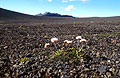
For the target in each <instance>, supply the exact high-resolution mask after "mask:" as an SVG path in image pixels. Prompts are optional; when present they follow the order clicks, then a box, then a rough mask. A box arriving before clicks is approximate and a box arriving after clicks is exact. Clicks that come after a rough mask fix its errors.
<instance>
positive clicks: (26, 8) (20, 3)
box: [0, 0, 120, 17]
mask: <svg viewBox="0 0 120 78" xmlns="http://www.w3.org/2000/svg"><path fill="white" fill-rule="evenodd" d="M0 7H1V8H5V9H8V10H13V11H17V12H21V13H26V14H31V15H35V14H39V13H44V12H46V11H47V12H52V13H60V14H63V15H64V14H67V15H73V16H76V17H95V16H97V17H107V16H120V0H0Z"/></svg>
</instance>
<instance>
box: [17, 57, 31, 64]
mask: <svg viewBox="0 0 120 78" xmlns="http://www.w3.org/2000/svg"><path fill="white" fill-rule="evenodd" d="M18 61H19V62H20V63H22V62H24V63H25V62H28V61H31V58H28V57H24V58H21V59H20V60H18Z"/></svg>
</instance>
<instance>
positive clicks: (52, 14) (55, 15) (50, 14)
mask: <svg viewBox="0 0 120 78" xmlns="http://www.w3.org/2000/svg"><path fill="white" fill-rule="evenodd" d="M36 16H49V17H73V16H71V15H61V14H58V13H50V12H45V13H44V14H41V13H40V14H37V15H36Z"/></svg>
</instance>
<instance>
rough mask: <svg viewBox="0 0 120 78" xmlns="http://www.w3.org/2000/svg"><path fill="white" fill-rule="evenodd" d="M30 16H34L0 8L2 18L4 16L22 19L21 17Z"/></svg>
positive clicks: (0, 17)
mask: <svg viewBox="0 0 120 78" xmlns="http://www.w3.org/2000/svg"><path fill="white" fill-rule="evenodd" d="M28 17H33V16H32V15H27V14H23V13H19V12H14V11H10V10H6V9H2V8H0V19H3V18H4V19H5V18H7V19H20V18H28Z"/></svg>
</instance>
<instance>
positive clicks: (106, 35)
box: [86, 32, 120, 37]
mask: <svg viewBox="0 0 120 78" xmlns="http://www.w3.org/2000/svg"><path fill="white" fill-rule="evenodd" d="M116 35H120V32H115V33H105V34H92V35H86V36H99V37H108V36H116Z"/></svg>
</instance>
